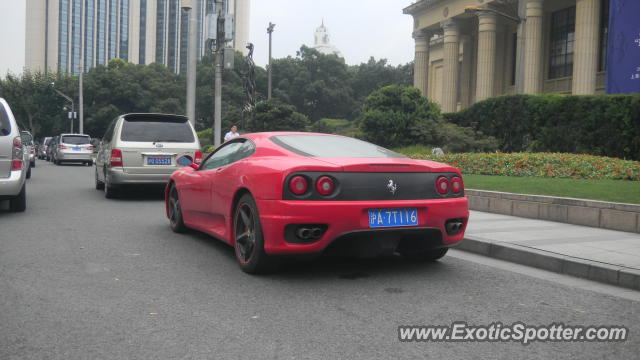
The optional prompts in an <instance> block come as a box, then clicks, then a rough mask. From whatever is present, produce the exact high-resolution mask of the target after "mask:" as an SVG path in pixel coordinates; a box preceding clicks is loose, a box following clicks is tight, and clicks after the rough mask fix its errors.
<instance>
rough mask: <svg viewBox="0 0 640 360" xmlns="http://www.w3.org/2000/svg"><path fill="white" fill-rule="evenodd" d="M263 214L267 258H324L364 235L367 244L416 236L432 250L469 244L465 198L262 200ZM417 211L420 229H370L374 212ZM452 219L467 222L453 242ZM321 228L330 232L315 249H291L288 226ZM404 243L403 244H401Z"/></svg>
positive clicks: (304, 246)
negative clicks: (448, 226)
mask: <svg viewBox="0 0 640 360" xmlns="http://www.w3.org/2000/svg"><path fill="white" fill-rule="evenodd" d="M257 205H258V211H259V213H260V220H261V224H262V231H263V234H264V247H265V252H267V253H268V254H283V255H284V254H307V253H320V252H322V251H324V250H325V249H326V248H327V247H328V246H329V245H331V244H332V243H333V242H334V241H337V240H339V239H343V238H350V237H352V236H351V234H354V233H360V234H364V235H365V236H364V238H365V241H366V239H369V238H370V239H372V241H373V239H375V238H377V237H378V235H380V236H383V237H389V236H392V237H393V236H396V237H398V238H402V237H404V236H407V237H411V238H412V240H415V236H418V237H422V238H424V245H425V247H427V248H438V247H450V246H453V245H455V244H457V243H459V242H460V241H462V239H463V238H464V231H465V229H466V226H467V222H468V219H469V207H468V201H467V199H466V198H455V199H434V200H402V201H287V200H258V201H257ZM413 207H415V208H417V209H418V225H417V226H416V227H396V228H385V229H380V230H376V229H371V228H369V213H368V210H369V209H378V208H385V209H386V208H413ZM451 219H462V222H463V224H464V225H463V227H462V229H461V230H460V232H459V233H457V234H456V235H452V236H449V235H447V232H446V230H445V223H446V221H447V220H451ZM292 224H321V225H326V232H324V234H323V235H322V236H321V237H320V238H319V239H317V240H315V241H313V242H311V243H303V244H301V243H292V242H288V241H287V240H286V237H287V235H286V228H287V225H292ZM399 240H400V239H399Z"/></svg>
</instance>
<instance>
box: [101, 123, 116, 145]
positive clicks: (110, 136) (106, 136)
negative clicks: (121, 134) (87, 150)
mask: <svg viewBox="0 0 640 360" xmlns="http://www.w3.org/2000/svg"><path fill="white" fill-rule="evenodd" d="M117 121H118V119H117V118H116V119H114V120H113V121H111V124H109V127H108V128H107V131H105V133H104V137H103V138H102V141H106V142H109V141H111V139H113V128H115V126H116V122H117Z"/></svg>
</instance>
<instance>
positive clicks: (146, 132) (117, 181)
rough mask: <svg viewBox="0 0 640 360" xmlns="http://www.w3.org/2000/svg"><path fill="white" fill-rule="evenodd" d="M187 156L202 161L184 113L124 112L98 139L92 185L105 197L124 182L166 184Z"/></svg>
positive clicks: (193, 130) (195, 138)
mask: <svg viewBox="0 0 640 360" xmlns="http://www.w3.org/2000/svg"><path fill="white" fill-rule="evenodd" d="M181 156H188V157H189V158H190V159H191V160H192V161H194V162H195V163H200V162H201V161H202V152H201V151H200V142H199V141H198V136H197V134H196V131H195V129H194V128H193V126H191V124H190V123H189V120H188V119H187V117H185V116H181V115H167V114H125V115H120V116H119V117H117V118H116V119H114V120H113V121H112V122H111V124H110V125H109V127H108V128H107V131H106V132H105V134H104V137H103V138H102V141H101V142H100V149H99V150H98V154H97V157H96V168H95V169H96V172H95V185H96V189H98V190H103V189H104V190H105V196H106V197H107V198H115V197H118V196H119V194H120V193H119V190H120V189H121V188H122V187H124V186H126V185H134V184H158V185H160V184H166V182H167V180H169V176H170V175H171V174H172V173H173V172H174V171H175V170H177V169H179V168H181V167H182V165H179V164H178V163H177V162H176V161H177V159H178V158H179V157H181Z"/></svg>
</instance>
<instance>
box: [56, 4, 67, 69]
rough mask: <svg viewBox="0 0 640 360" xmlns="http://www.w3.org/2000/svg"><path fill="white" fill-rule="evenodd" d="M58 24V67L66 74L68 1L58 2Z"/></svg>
mask: <svg viewBox="0 0 640 360" xmlns="http://www.w3.org/2000/svg"><path fill="white" fill-rule="evenodd" d="M59 11H60V22H59V24H60V25H59V27H58V67H59V69H60V71H61V72H67V71H68V68H67V62H68V60H69V59H68V54H69V0H61V1H60V8H59Z"/></svg>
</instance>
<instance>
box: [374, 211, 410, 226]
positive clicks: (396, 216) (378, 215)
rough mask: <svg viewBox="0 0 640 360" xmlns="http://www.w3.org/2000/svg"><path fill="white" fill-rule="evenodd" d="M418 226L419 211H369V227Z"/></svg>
mask: <svg viewBox="0 0 640 360" xmlns="http://www.w3.org/2000/svg"><path fill="white" fill-rule="evenodd" d="M397 226H418V209H416V208H400V209H369V227H370V228H384V227H397Z"/></svg>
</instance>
